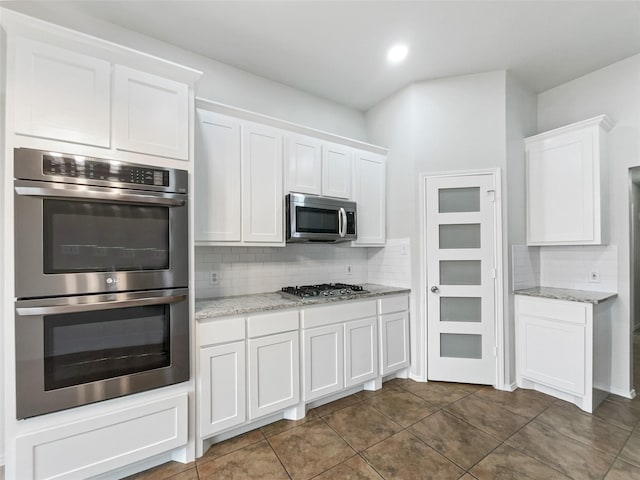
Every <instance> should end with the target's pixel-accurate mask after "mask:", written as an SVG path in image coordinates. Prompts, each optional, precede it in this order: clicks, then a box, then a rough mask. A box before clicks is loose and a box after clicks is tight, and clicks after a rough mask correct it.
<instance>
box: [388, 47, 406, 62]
mask: <svg viewBox="0 0 640 480" xmlns="http://www.w3.org/2000/svg"><path fill="white" fill-rule="evenodd" d="M408 53H409V47H407V46H406V45H394V46H393V47H391V48H390V49H389V51H388V52H387V60H389V62H391V63H398V62H401V61H402V60H404V59H405V58H406V57H407V54H408Z"/></svg>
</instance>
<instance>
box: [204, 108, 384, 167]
mask: <svg viewBox="0 0 640 480" xmlns="http://www.w3.org/2000/svg"><path fill="white" fill-rule="evenodd" d="M196 108H202V109H205V110H209V111H211V112H215V113H220V114H222V115H228V116H231V117H235V118H239V119H242V120H247V121H250V122H256V123H260V124H262V125H269V126H271V127H275V128H280V129H282V130H286V131H287V133H297V134H301V135H308V136H310V137H313V138H316V139H319V140H327V141H329V142H335V143H338V144H340V145H345V146H349V147H353V148H358V149H361V150H366V151H368V152H372V153H378V154H380V155H387V153H388V151H389V149H388V148H385V147H381V146H379V145H372V144H370V143H367V142H362V141H360V140H354V139H352V138H347V137H342V136H340V135H336V134H335V133H330V132H326V131H324V130H319V129H315V128H311V127H305V126H304V125H300V124H298V123H294V122H289V121H288V120H282V119H279V118H276V117H271V116H269V115H264V114H262V113H258V112H253V111H251V110H245V109H243V108H238V107H234V106H231V105H226V104H224V103H220V102H215V101H213V100H208V99H206V98H203V97H196Z"/></svg>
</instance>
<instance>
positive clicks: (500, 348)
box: [418, 168, 513, 390]
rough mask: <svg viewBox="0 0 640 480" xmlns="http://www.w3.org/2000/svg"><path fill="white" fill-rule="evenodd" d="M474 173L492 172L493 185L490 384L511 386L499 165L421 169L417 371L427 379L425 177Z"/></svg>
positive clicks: (498, 386) (503, 388) (485, 173)
mask: <svg viewBox="0 0 640 480" xmlns="http://www.w3.org/2000/svg"><path fill="white" fill-rule="evenodd" d="M470 175H471V176H475V175H492V176H493V181H494V189H495V194H494V195H495V202H494V203H493V205H494V215H495V222H494V232H493V233H494V238H495V243H494V257H495V268H496V284H495V294H494V303H495V329H494V332H495V345H496V365H495V368H496V377H495V378H496V383H495V384H494V385H493V386H494V387H495V388H497V389H499V390H513V388H511V386H510V385H506V384H505V335H504V330H505V328H504V327H505V325H504V268H503V242H502V174H501V170H500V168H493V169H482V170H459V171H444V172H423V173H420V174H419V182H420V291H419V295H418V301H419V306H420V309H419V310H420V325H421V327H422V328H421V335H420V338H419V341H420V345H421V347H422V348H421V349H420V350H421V355H420V357H421V358H419V359H418V360H419V363H420V371H421V372H422V373H423V377H424V380H425V381H427V362H428V359H427V354H428V352H427V335H428V332H427V301H428V296H427V286H428V285H429V283H428V282H427V235H426V226H427V225H426V201H427V179H429V178H438V177H440V178H441V177H460V176H470Z"/></svg>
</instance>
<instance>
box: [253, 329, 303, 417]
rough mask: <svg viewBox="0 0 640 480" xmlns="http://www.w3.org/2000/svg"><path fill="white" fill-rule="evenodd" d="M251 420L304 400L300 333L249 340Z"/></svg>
mask: <svg viewBox="0 0 640 480" xmlns="http://www.w3.org/2000/svg"><path fill="white" fill-rule="evenodd" d="M248 348H249V392H248V397H249V418H250V419H254V418H258V417H262V416H264V415H268V414H270V413H274V412H277V411H278V410H282V409H283V408H286V407H290V406H292V405H295V404H296V403H298V401H299V400H300V380H299V378H300V370H299V364H300V358H299V352H300V350H299V346H298V331H297V330H296V331H294V332H287V333H280V334H277V335H269V336H266V337H261V338H252V339H250V340H248Z"/></svg>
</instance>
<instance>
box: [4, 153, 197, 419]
mask: <svg viewBox="0 0 640 480" xmlns="http://www.w3.org/2000/svg"><path fill="white" fill-rule="evenodd" d="M14 167H15V168H14V171H15V177H16V178H15V180H14V199H15V271H16V274H15V280H16V282H15V283H16V286H15V289H16V290H15V295H16V297H18V300H17V301H16V305H15V307H16V308H15V342H16V343H15V346H16V386H17V389H16V411H17V417H18V418H27V417H31V416H35V415H41V414H45V413H49V412H54V411H58V410H62V409H66V408H71V407H75V406H80V405H84V404H87V403H92V402H96V401H100V400H106V399H109V398H114V397H119V396H123V395H128V394H132V393H136V392H141V391H145V390H150V389H153V388H158V387H162V386H166V385H171V384H174V383H179V382H183V381H186V380H188V379H189V375H190V372H189V289H188V279H189V276H188V258H189V253H188V231H189V229H188V201H187V200H188V188H187V172H186V171H183V170H173V169H168V168H157V167H152V166H145V165H137V164H130V163H124V162H118V161H110V160H105V159H98V158H89V157H83V156H77V155H65V154H59V153H55V152H44V151H39V150H31V149H15V150H14Z"/></svg>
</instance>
